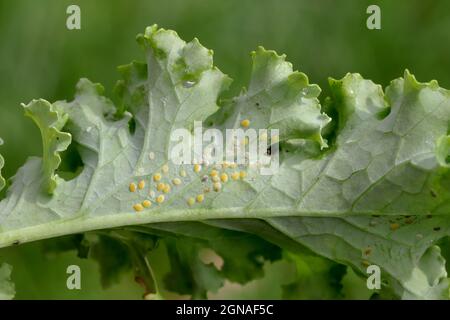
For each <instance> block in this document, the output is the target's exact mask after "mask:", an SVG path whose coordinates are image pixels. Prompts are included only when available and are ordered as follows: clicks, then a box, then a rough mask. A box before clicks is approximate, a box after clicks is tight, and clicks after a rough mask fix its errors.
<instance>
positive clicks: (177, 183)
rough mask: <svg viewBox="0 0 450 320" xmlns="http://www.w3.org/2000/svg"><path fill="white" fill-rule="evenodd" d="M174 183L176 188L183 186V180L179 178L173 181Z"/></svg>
mask: <svg viewBox="0 0 450 320" xmlns="http://www.w3.org/2000/svg"><path fill="white" fill-rule="evenodd" d="M172 183H173V184H174V185H176V186H179V185H180V184H181V180H180V179H178V178H175V179H173V180H172Z"/></svg>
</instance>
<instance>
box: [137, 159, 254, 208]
mask: <svg viewBox="0 0 450 320" xmlns="http://www.w3.org/2000/svg"><path fill="white" fill-rule="evenodd" d="M228 168H230V169H236V168H237V164H236V163H227V162H225V163H223V164H222V165H215V166H214V168H213V169H212V170H210V172H209V176H207V175H205V176H203V177H201V181H202V182H205V181H204V180H206V179H211V181H212V189H213V190H214V191H215V192H219V191H221V190H222V184H224V183H227V182H228V181H229V180H230V179H231V180H235V181H236V180H242V179H245V177H246V176H247V173H246V172H245V171H237V170H236V171H233V172H231V173H229V174H228V173H226V172H224V171H222V172H221V170H225V169H228ZM193 171H194V172H195V173H197V174H200V173H202V171H206V170H204V169H203V168H202V165H200V164H195V165H194V166H193ZM168 172H169V166H168V165H164V166H162V168H161V173H155V174H154V175H153V177H152V180H153V182H154V183H155V186H156V190H157V191H158V192H160V193H161V194H159V195H158V196H156V197H155V193H154V191H152V190H151V191H150V193H149V194H150V196H151V197H155V198H154V201H155V202H156V203H157V204H161V203H163V202H164V201H165V194H168V193H170V192H171V190H172V187H177V186H179V185H181V184H182V183H183V181H182V179H180V178H174V179H172V180H171V184H170V183H164V182H162V178H163V174H167V173H168ZM179 174H180V177H182V178H184V177H186V176H187V173H186V171H185V170H184V169H182V170H181V171H180V173H179ZM145 186H146V182H145V180H140V181H139V182H138V183H137V184H136V183H135V182H132V183H130V185H129V191H130V192H133V193H134V192H136V191H138V190H144V189H145ZM210 191H211V189H210V188H208V187H207V188H204V189H203V192H202V193H200V194H198V195H197V196H196V197H189V198H188V199H186V203H187V204H188V205H189V206H193V205H194V204H195V203H201V202H203V201H204V199H205V193H208V192H210ZM152 204H153V203H152V201H151V200H150V199H146V200H144V201H142V202H140V203H136V204H135V205H133V209H134V210H135V211H136V212H140V211H143V210H144V209H145V208H150V207H151V206H152Z"/></svg>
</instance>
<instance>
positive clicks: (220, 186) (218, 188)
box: [213, 182, 222, 192]
mask: <svg viewBox="0 0 450 320" xmlns="http://www.w3.org/2000/svg"><path fill="white" fill-rule="evenodd" d="M213 188H214V191H216V192H219V191H220V189H222V185H221V184H220V182H216V183H214V184H213Z"/></svg>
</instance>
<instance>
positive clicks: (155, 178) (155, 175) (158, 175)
mask: <svg viewBox="0 0 450 320" xmlns="http://www.w3.org/2000/svg"><path fill="white" fill-rule="evenodd" d="M160 180H161V174H160V173H155V174H154V175H153V181H155V182H158V181H160Z"/></svg>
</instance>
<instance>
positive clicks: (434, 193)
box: [430, 190, 437, 198]
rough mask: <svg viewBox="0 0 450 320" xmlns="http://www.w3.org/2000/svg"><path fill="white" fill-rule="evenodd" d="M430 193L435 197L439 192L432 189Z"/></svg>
mask: <svg viewBox="0 0 450 320" xmlns="http://www.w3.org/2000/svg"><path fill="white" fill-rule="evenodd" d="M430 194H431V196H432V197H433V198H436V197H437V194H436V192H434V190H430Z"/></svg>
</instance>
